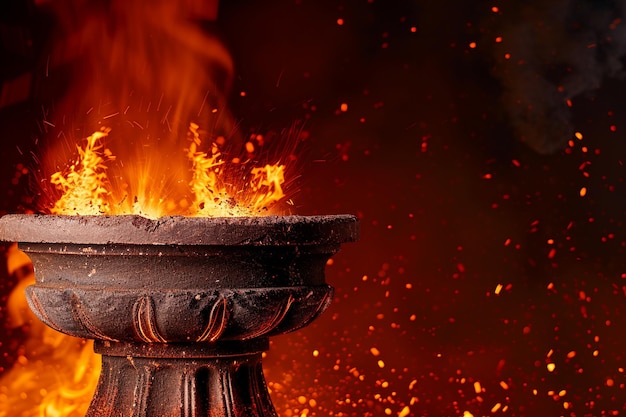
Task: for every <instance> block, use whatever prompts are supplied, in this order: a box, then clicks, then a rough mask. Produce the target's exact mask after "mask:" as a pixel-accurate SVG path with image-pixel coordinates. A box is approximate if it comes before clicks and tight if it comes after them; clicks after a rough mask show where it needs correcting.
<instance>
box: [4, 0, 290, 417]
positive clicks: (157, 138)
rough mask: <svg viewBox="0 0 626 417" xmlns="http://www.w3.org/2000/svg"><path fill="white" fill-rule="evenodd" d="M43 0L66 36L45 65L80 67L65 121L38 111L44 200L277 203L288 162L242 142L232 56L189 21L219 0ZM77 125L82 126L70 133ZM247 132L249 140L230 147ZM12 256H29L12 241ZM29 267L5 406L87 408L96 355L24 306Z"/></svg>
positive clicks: (14, 313)
mask: <svg viewBox="0 0 626 417" xmlns="http://www.w3.org/2000/svg"><path fill="white" fill-rule="evenodd" d="M37 3H38V4H44V3H49V6H50V7H52V8H53V9H54V10H55V11H56V12H57V14H58V18H59V19H58V20H59V23H60V26H61V29H62V31H61V32H62V33H63V36H64V37H63V38H62V39H60V41H58V42H57V43H56V47H55V49H54V51H53V52H52V54H51V56H50V60H49V62H50V70H51V77H53V74H54V69H55V68H57V71H58V72H57V74H61V77H60V78H61V81H63V80H64V77H65V76H66V74H65V72H67V73H68V74H70V75H69V76H70V79H71V80H72V82H71V85H70V88H69V89H68V90H67V91H66V94H65V98H64V99H63V100H62V101H61V102H59V103H56V108H57V110H56V114H55V115H56V116H57V117H58V120H56V119H54V120H52V119H51V120H45V123H44V126H45V127H46V128H47V129H51V130H50V131H48V135H47V136H48V138H53V140H52V141H51V142H49V143H47V149H45V153H44V154H43V158H42V160H41V174H40V175H41V177H40V180H41V183H42V193H41V196H40V197H41V200H40V208H41V210H42V211H44V212H48V213H54V214H64V215H97V214H107V215H120V214H138V215H142V216H145V217H151V218H158V217H161V216H165V215H182V216H256V215H266V214H281V213H280V211H281V207H280V206H281V205H280V204H279V203H280V202H281V201H282V200H283V199H284V196H285V193H284V187H285V185H284V184H285V165H284V164H282V163H280V162H277V163H273V164H272V163H266V160H265V159H260V158H259V156H258V154H257V153H256V152H261V151H262V150H263V146H264V143H263V141H262V140H258V141H257V144H258V146H257V147H255V145H254V144H252V143H251V142H248V143H246V144H242V143H241V141H239V140H238V139H239V138H238V136H237V135H236V133H233V132H235V129H234V125H235V123H234V122H233V118H232V116H231V115H230V113H229V112H228V111H227V110H226V108H225V101H226V100H225V98H226V96H227V94H228V91H229V88H230V85H231V83H232V80H233V78H234V76H233V75H234V72H233V62H232V59H231V57H230V54H229V52H228V50H227V49H226V48H225V47H224V45H223V44H222V43H221V42H220V41H219V39H217V38H216V37H215V36H212V35H210V34H208V33H207V32H205V31H203V30H202V29H201V28H200V26H199V25H197V24H196V23H194V22H197V20H194V19H209V20H210V19H214V18H215V15H216V12H217V0H184V1H179V2H174V1H171V0H132V1H128V0H111V1H109V2H89V1H84V0H66V1H56V0H37ZM59 68H60V70H58V69H59ZM68 68H69V69H70V71H67V69H68ZM71 69H74V71H71ZM52 79H53V80H54V78H52ZM50 84H54V85H56V84H62V82H61V83H54V82H51V83H50ZM200 126H203V128H202V129H201V127H200ZM203 129H204V130H203ZM77 132H78V133H77ZM81 132H82V133H81ZM75 135H78V136H79V137H83V136H84V137H86V138H85V139H84V140H82V141H81V142H80V145H79V146H74V145H71V146H66V145H67V143H71V140H68V139H67V138H68V137H69V138H73V137H74V136H75ZM260 137H261V136H260V135H259V138H260ZM64 138H65V141H63V140H62V139H64ZM226 138H230V141H228V143H227V140H226ZM239 145H243V146H242V148H243V149H242V151H241V152H238V151H233V149H235V148H236V147H237V146H239ZM241 155H246V157H241ZM68 161H70V162H69V163H68ZM8 256H9V257H10V258H9V259H10V260H12V261H13V262H17V264H19V265H25V264H26V263H27V262H28V259H27V258H26V257H25V255H24V254H22V253H21V252H19V251H18V250H17V249H16V248H13V250H12V251H11V253H10V254H9V255H8ZM33 279H34V277H33V275H32V270H31V273H29V274H28V275H27V276H26V277H25V278H24V279H23V280H21V281H20V284H19V285H18V287H17V288H16V289H15V290H14V292H13V293H12V295H11V299H10V305H11V306H12V307H11V313H10V315H11V317H12V320H13V324H14V325H16V326H25V328H26V327H28V330H29V334H28V340H27V341H26V342H25V344H24V346H23V347H22V348H21V349H20V354H19V358H18V360H17V362H16V364H15V365H14V367H13V368H12V369H11V370H9V371H7V372H5V373H4V374H3V375H2V378H1V379H0V417H5V416H6V417H14V416H23V417H31V416H32V417H44V416H45V417H57V416H59V417H60V416H63V417H74V416H82V415H84V414H85V412H86V410H87V408H88V405H89V402H90V400H91V397H92V395H93V392H94V390H95V386H96V383H97V379H98V376H99V372H100V360H99V357H98V356H97V355H95V354H94V353H93V349H92V343H91V342H87V341H83V340H79V339H76V338H72V337H69V336H65V335H62V334H59V333H57V332H55V331H53V330H51V329H49V328H48V327H46V326H45V325H43V324H42V323H41V322H39V321H38V320H37V319H36V318H35V317H34V316H33V315H32V313H30V311H29V310H28V308H27V303H26V299H25V297H24V294H23V289H24V287H25V286H27V285H29V284H30V283H31V282H32V281H33Z"/></svg>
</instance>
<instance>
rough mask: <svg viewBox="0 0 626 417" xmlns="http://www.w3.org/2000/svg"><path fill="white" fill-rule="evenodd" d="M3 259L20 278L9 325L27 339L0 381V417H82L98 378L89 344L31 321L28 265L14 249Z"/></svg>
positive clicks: (11, 303)
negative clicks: (24, 329) (23, 330)
mask: <svg viewBox="0 0 626 417" xmlns="http://www.w3.org/2000/svg"><path fill="white" fill-rule="evenodd" d="M7 256H8V268H9V273H10V274H12V275H17V276H18V277H19V278H20V281H19V282H18V285H17V286H16V287H15V289H14V290H13V292H12V293H11V295H10V297H9V300H8V302H7V312H8V316H9V320H10V323H11V325H12V326H13V327H28V330H29V334H28V336H29V337H28V340H27V341H26V342H25V344H24V346H22V347H21V348H20V349H19V351H18V358H17V362H16V363H15V365H14V366H13V368H11V369H10V370H9V371H7V372H5V373H4V374H3V375H2V378H1V379H0V417H15V416H20V417H79V416H84V415H85V413H86V412H87V407H88V406H89V401H90V399H91V396H92V395H93V393H94V391H95V389H96V384H97V382H98V376H99V374H100V360H99V358H98V356H96V355H95V354H94V353H93V343H92V342H90V341H84V340H81V339H76V338H73V337H69V336H66V335H64V334H61V333H58V332H56V331H54V330H52V329H50V328H49V327H47V326H46V325H44V324H43V323H41V322H40V321H39V320H38V319H37V318H35V316H34V315H33V313H31V312H30V310H29V308H28V305H27V303H26V298H25V297H24V288H25V287H27V286H28V285H30V284H32V283H34V281H35V277H34V275H33V273H32V267H31V266H30V260H29V259H28V257H27V256H26V255H25V254H24V253H23V252H20V251H19V250H18V249H17V246H16V245H13V246H11V248H10V249H9V251H8V253H7ZM21 271H27V272H26V273H20V272H21ZM20 275H21V276H20Z"/></svg>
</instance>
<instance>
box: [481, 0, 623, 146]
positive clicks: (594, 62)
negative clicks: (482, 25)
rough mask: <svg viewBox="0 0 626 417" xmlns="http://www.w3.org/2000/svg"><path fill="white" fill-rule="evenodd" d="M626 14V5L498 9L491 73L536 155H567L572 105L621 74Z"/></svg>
mask: <svg viewBox="0 0 626 417" xmlns="http://www.w3.org/2000/svg"><path fill="white" fill-rule="evenodd" d="M625 9H626V2H625V1H623V0H602V1H598V0H550V1H544V0H533V1H529V2H509V3H508V4H507V5H506V6H504V7H502V8H501V9H497V10H496V13H495V15H494V16H493V18H492V19H491V20H492V23H494V24H495V26H493V27H494V32H491V33H490V36H493V35H495V36H497V37H501V38H502V42H499V43H495V47H494V49H493V58H494V61H495V63H494V66H493V68H492V71H493V74H494V75H495V76H496V77H497V78H498V79H499V80H500V82H501V85H502V87H503V90H504V91H503V94H502V101H503V105H504V109H505V111H506V113H507V114H508V117H509V119H510V121H511V123H512V125H513V127H514V128H515V129H516V132H517V135H518V137H519V139H520V140H522V141H523V142H525V143H526V144H528V146H530V147H531V148H533V149H534V150H535V151H537V152H539V153H542V154H549V153H553V152H556V151H558V150H560V149H562V148H563V147H564V145H565V144H566V143H567V141H568V140H569V139H570V138H571V137H572V135H573V134H574V132H575V128H574V126H573V123H572V115H571V106H572V100H573V99H574V98H576V97H578V96H581V95H583V94H585V93H590V92H593V91H594V90H597V89H598V88H600V86H601V84H602V81H603V80H604V79H605V78H606V77H622V76H623V74H624V64H623V62H622V58H623V57H624V55H625V54H626V22H624V19H625V18H626V16H625ZM491 42H493V40H491Z"/></svg>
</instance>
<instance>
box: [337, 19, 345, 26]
mask: <svg viewBox="0 0 626 417" xmlns="http://www.w3.org/2000/svg"><path fill="white" fill-rule="evenodd" d="M343 23H344V21H343V19H342V18H339V19H337V24H338V25H339V26H342V25H343Z"/></svg>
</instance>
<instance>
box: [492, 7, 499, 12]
mask: <svg viewBox="0 0 626 417" xmlns="http://www.w3.org/2000/svg"><path fill="white" fill-rule="evenodd" d="M491 11H492V12H494V13H498V12H499V11H500V8H499V7H498V6H493V7H492V8H491Z"/></svg>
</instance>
